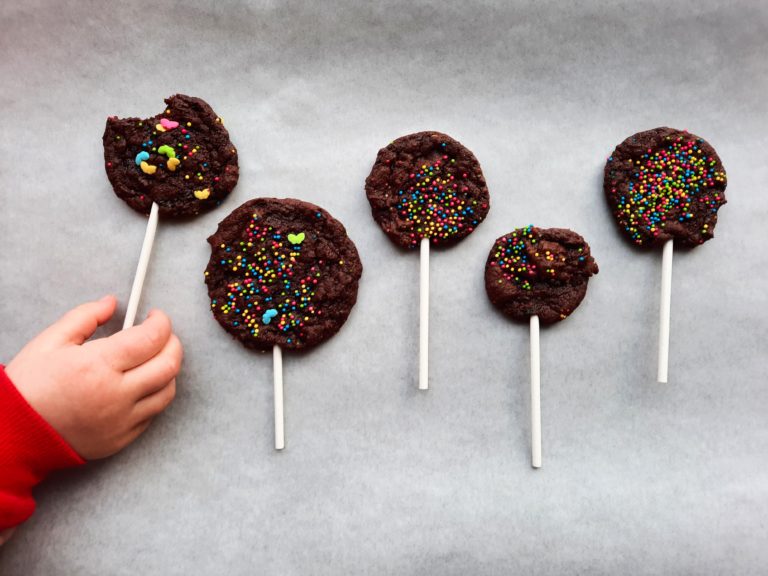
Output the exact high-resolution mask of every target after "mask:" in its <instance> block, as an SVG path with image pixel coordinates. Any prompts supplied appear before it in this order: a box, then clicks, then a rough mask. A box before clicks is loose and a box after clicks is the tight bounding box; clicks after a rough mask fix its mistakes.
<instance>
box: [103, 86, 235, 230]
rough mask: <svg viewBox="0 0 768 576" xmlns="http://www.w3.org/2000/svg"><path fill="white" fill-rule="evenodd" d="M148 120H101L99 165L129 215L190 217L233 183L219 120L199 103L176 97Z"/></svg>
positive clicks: (231, 157)
mask: <svg viewBox="0 0 768 576" xmlns="http://www.w3.org/2000/svg"><path fill="white" fill-rule="evenodd" d="M165 103H166V107H165V111H164V112H163V113H162V114H158V115H157V116H154V117H152V118H147V119H141V118H125V119H121V118H117V117H116V116H112V117H110V118H108V119H107V127H106V130H105V131H104V138H103V140H104V162H105V167H106V170H107V177H108V178H109V181H110V182H111V183H112V187H113V188H114V190H115V194H117V196H118V197H119V198H122V199H123V200H125V202H126V203H127V204H128V205H129V206H130V207H131V208H133V209H134V210H136V211H138V212H141V213H142V214H149V211H150V209H151V207H152V203H153V202H157V205H158V207H159V211H160V215H161V216H170V217H173V216H194V215H196V214H199V213H201V212H204V211H206V210H210V209H211V208H214V207H216V206H218V205H219V204H220V203H221V201H222V200H223V199H224V198H225V197H226V196H227V194H229V193H230V192H231V191H232V188H234V187H235V184H237V178H238V166H237V151H236V150H235V147H234V146H233V145H232V142H230V140H229V133H228V132H227V129H226V128H224V125H223V124H222V121H221V118H219V117H218V116H217V115H216V113H215V112H214V111H213V110H212V109H211V107H210V106H209V105H208V104H206V103H205V102H204V101H203V100H201V99H200V98H193V97H191V96H184V95H183V94H177V95H175V96H171V97H170V98H167V99H166V100H165Z"/></svg>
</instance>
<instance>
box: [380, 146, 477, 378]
mask: <svg viewBox="0 0 768 576" xmlns="http://www.w3.org/2000/svg"><path fill="white" fill-rule="evenodd" d="M365 193H366V195H367V196H368V201H369V202H370V204H371V212H372V213H373V218H374V220H376V222H378V224H379V226H381V228H382V230H384V232H385V233H386V234H387V236H389V238H390V240H392V242H394V243H395V244H397V245H398V246H400V247H402V248H405V249H413V248H416V247H417V246H419V247H420V281H419V389H421V390H426V389H427V388H429V368H428V350H429V348H428V343H429V245H430V243H431V244H432V245H433V246H444V245H450V244H453V243H455V242H458V241H459V240H461V239H462V238H464V237H465V236H468V235H469V234H471V233H472V232H473V231H474V230H475V228H476V227H477V226H478V225H479V224H480V223H481V222H482V221H483V220H484V219H485V217H486V215H487V214H488V207H489V197H488V187H487V186H486V184H485V178H484V177H483V172H482V170H481V169H480V164H479V163H478V161H477V158H475V155H474V154H472V152H470V151H469V150H468V149H467V148H465V147H464V146H462V145H461V144H460V143H459V142H457V141H456V140H454V139H453V138H451V137H450V136H446V135H445V134H441V133H440V132H418V133H416V134H409V135H408V136H402V137H401V138H398V139H397V140H395V141H394V142H392V143H391V144H390V145H389V146H387V147H386V148H382V149H381V150H379V154H378V156H377V157H376V162H375V163H374V165H373V169H372V170H371V173H370V175H369V176H368V178H367V179H366V181H365Z"/></svg>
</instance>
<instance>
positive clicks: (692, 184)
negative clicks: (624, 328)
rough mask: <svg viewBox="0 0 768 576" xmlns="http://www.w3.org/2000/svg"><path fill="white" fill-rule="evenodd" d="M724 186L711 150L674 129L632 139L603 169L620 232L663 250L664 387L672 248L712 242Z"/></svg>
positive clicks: (640, 243)
mask: <svg viewBox="0 0 768 576" xmlns="http://www.w3.org/2000/svg"><path fill="white" fill-rule="evenodd" d="M726 184H727V181H726V176H725V169H724V168H723V164H722V162H720V158H719V157H718V155H717V152H715V150H714V148H712V146H710V145H709V143H708V142H707V141H705V140H704V139H703V138H700V137H698V136H695V135H694V134H690V133H688V132H686V131H684V130H675V129H674V128H655V129H653V130H647V131H645V132H638V133H637V134H634V135H633V136H630V137H629V138H627V139H626V140H624V142H622V143H621V144H619V145H618V146H617V147H616V149H615V150H614V151H613V154H612V155H611V156H610V157H609V158H608V161H607V162H606V164H605V177H604V180H603V190H604V192H605V196H606V199H607V200H608V204H609V205H610V207H611V211H612V212H613V215H614V218H615V219H616V223H617V224H618V226H619V230H620V231H621V232H623V233H624V235H625V236H626V237H627V238H628V239H629V240H630V241H632V242H633V243H634V244H635V245H636V246H639V247H642V248H659V247H661V248H662V262H661V305H660V318H659V320H660V321H659V367H658V375H657V380H658V381H659V382H662V383H665V382H667V376H668V365H669V317H670V301H671V295H672V253H673V243H677V245H678V246H687V247H694V246H698V245H700V244H703V243H704V242H706V241H707V240H709V239H710V238H712V237H713V235H714V231H715V224H717V211H718V210H719V209H720V207H721V206H722V205H723V204H725V202H726V200H725V187H726Z"/></svg>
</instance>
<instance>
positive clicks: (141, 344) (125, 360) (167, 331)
mask: <svg viewBox="0 0 768 576" xmlns="http://www.w3.org/2000/svg"><path fill="white" fill-rule="evenodd" d="M170 336H171V321H170V320H169V319H168V316H166V315H165V314H163V313H162V312H160V311H159V310H153V311H152V312H150V313H149V316H148V317H147V319H146V320H144V322H142V323H141V324H139V325H138V326H132V327H131V328H128V329H126V330H123V331H121V332H118V333H117V334H113V335H112V336H110V337H109V338H104V339H103V340H98V341H96V342H94V344H96V343H98V344H99V346H101V347H103V349H104V353H105V355H106V356H107V358H108V360H109V361H110V363H111V364H112V366H113V367H114V368H116V369H117V370H122V371H124V370H130V369H131V368H135V367H136V366H140V365H141V364H144V363H145V362H146V361H147V360H149V359H150V358H153V357H154V356H156V355H157V354H158V353H159V352H160V351H161V350H162V349H163V347H164V346H165V345H166V344H167V342H168V338H170Z"/></svg>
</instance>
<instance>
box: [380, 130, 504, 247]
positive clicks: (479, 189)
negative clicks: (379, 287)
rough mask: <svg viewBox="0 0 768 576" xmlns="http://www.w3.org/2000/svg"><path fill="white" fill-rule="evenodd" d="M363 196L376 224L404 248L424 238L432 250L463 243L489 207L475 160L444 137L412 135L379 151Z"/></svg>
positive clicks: (434, 134) (486, 189) (455, 143)
mask: <svg viewBox="0 0 768 576" xmlns="http://www.w3.org/2000/svg"><path fill="white" fill-rule="evenodd" d="M365 193H366V195H367V196H368V201H369V202H370V204H371V212H372V213H373V218H374V220H376V222H378V223H379V226H381V228H382V230H384V232H386V234H387V236H389V238H390V239H391V240H392V241H393V242H394V243H395V244H398V245H399V246H402V247H403V248H414V247H416V246H418V245H419V242H420V240H421V239H422V238H429V239H430V242H431V243H432V244H433V245H441V244H449V243H452V242H457V241H459V240H461V239H462V238H464V237H465V236H467V235H469V234H471V233H472V231H474V229H475V228H476V227H477V226H478V224H480V223H481V222H482V221H483V220H484V219H485V216H486V215H487V214H488V207H489V202H490V199H489V196H488V187H487V186H486V184H485V178H484V177H483V171H482V170H481V169H480V164H479V163H478V161H477V158H475V155H474V154H472V152H470V151H469V150H468V149H467V148H465V147H464V146H462V145H461V144H460V143H459V142H457V141H456V140H454V139H453V138H451V137H450V136H446V135H445V134H441V133H440V132H418V133H416V134H409V135H408V136H403V137H401V138H398V139H397V140H395V141H394V142H392V143H391V144H390V145H389V146H387V147H386V148H382V149H381V150H379V154H378V156H377V157H376V163H375V164H374V165H373V169H372V170H371V174H370V175H369V176H368V178H367V179H366V180H365Z"/></svg>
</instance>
